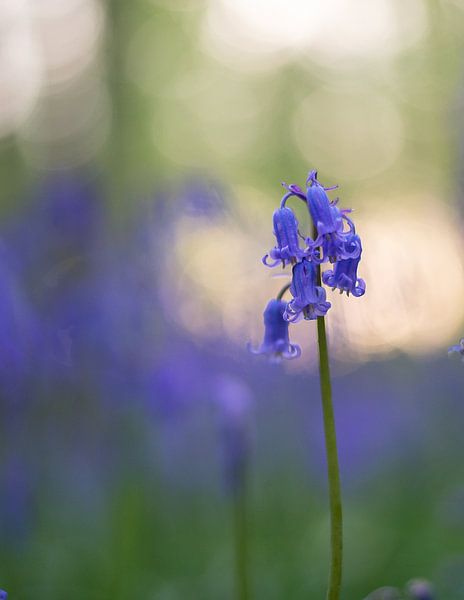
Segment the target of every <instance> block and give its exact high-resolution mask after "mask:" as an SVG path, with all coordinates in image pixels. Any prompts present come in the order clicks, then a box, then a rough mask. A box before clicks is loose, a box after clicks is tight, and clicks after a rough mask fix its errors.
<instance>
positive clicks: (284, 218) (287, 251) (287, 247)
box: [262, 206, 306, 267]
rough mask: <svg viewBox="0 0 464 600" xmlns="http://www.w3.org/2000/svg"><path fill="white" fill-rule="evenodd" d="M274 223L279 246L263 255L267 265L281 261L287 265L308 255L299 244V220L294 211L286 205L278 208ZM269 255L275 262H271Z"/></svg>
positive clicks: (270, 265)
mask: <svg viewBox="0 0 464 600" xmlns="http://www.w3.org/2000/svg"><path fill="white" fill-rule="evenodd" d="M273 223H274V235H275V237H276V240H277V246H276V247H275V248H273V249H272V250H271V251H270V252H269V254H266V255H265V256H264V257H263V259H262V260H263V263H264V264H265V265H266V266H267V267H275V266H276V265H278V264H279V263H282V266H285V265H287V264H289V263H294V262H297V261H299V260H301V259H302V258H303V257H304V256H306V252H305V250H302V249H301V248H300V245H299V240H298V235H299V234H298V221H297V219H296V217H295V215H294V214H293V211H292V210H291V209H290V208H287V207H285V206H282V207H281V208H278V209H277V210H276V211H275V212H274V215H273ZM269 257H271V259H272V260H273V261H274V262H272V263H269V262H268V258H269Z"/></svg>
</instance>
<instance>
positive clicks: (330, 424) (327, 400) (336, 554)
mask: <svg viewBox="0 0 464 600" xmlns="http://www.w3.org/2000/svg"><path fill="white" fill-rule="evenodd" d="M317 284H318V285H321V267H320V265H319V266H318V267H317ZM317 343H318V348H319V379H320V384H321V398H322V415H323V420H324V435H325V449H326V454H327V477H328V480H329V505H330V572H329V585H328V590H327V600H339V598H340V589H341V585H342V563H343V514H342V495H341V488H340V468H339V466H338V452H337V434H336V431H335V418H334V410H333V404H332V385H331V382H330V367H329V351H328V348H327V335H326V331H325V320H324V317H318V318H317Z"/></svg>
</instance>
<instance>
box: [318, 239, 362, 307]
mask: <svg viewBox="0 0 464 600" xmlns="http://www.w3.org/2000/svg"><path fill="white" fill-rule="evenodd" d="M345 247H346V249H347V251H348V252H349V251H350V248H351V249H352V250H353V252H355V253H356V252H357V249H358V248H359V249H360V254H359V256H357V257H356V258H346V259H344V260H337V262H336V263H335V267H334V269H333V270H332V269H330V270H328V271H325V273H323V274H322V281H323V283H325V285H328V286H329V287H331V288H332V289H334V290H335V289H336V288H337V289H339V290H340V293H341V294H342V293H343V292H346V293H347V295H348V296H349V295H350V292H351V294H353V296H355V297H357V298H358V297H359V296H362V295H363V294H364V292H365V291H366V284H365V282H364V279H360V278H359V277H358V264H359V261H360V260H361V252H362V247H361V240H360V239H359V236H358V235H356V234H352V235H351V238H349V239H348V240H347V242H346V246H345Z"/></svg>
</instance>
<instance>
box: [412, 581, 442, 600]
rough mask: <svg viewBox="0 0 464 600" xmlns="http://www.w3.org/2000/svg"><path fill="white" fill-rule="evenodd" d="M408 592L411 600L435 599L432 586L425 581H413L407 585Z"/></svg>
mask: <svg viewBox="0 0 464 600" xmlns="http://www.w3.org/2000/svg"><path fill="white" fill-rule="evenodd" d="M406 590H407V592H408V594H409V596H408V598H411V600H434V599H435V593H434V591H433V588H432V585H431V584H430V583H429V582H428V581H426V580H425V579H413V580H412V581H410V582H409V583H408V584H407V586H406Z"/></svg>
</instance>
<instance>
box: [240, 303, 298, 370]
mask: <svg viewBox="0 0 464 600" xmlns="http://www.w3.org/2000/svg"><path fill="white" fill-rule="evenodd" d="M286 308H287V303H286V302H285V301H284V300H278V299H272V300H270V301H269V303H268V304H267V306H266V309H265V311H264V341H263V343H262V344H261V346H260V347H259V348H252V347H251V346H250V345H248V349H249V351H250V352H251V353H252V354H267V355H268V356H269V357H270V358H271V360H272V361H273V362H280V360H281V359H282V358H286V359H292V358H297V357H298V356H300V354H301V348H300V347H299V346H298V345H297V344H291V343H290V341H289V337H288V321H287V320H285V319H284V317H283V315H284V313H285V311H286Z"/></svg>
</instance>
